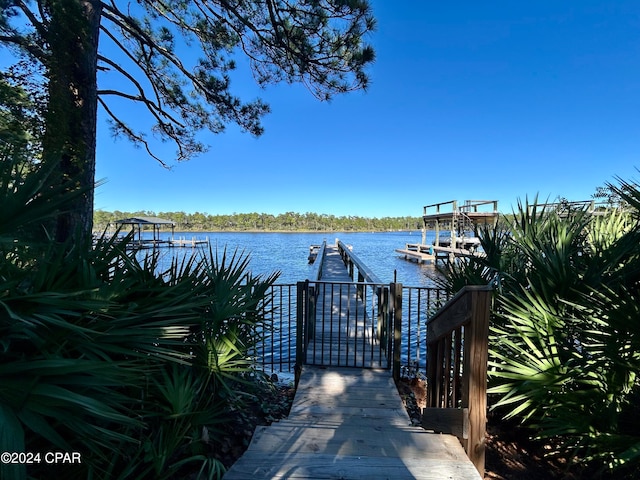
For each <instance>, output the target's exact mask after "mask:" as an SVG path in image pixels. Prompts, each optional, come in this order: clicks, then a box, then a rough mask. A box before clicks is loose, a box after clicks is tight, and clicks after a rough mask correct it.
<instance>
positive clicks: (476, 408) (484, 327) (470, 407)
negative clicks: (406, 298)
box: [423, 286, 491, 476]
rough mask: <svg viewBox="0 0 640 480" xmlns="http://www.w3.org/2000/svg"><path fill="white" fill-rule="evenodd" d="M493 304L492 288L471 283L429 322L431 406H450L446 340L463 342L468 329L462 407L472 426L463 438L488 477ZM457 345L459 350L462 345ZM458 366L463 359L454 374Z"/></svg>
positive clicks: (463, 369)
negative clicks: (446, 395)
mask: <svg viewBox="0 0 640 480" xmlns="http://www.w3.org/2000/svg"><path fill="white" fill-rule="evenodd" d="M490 306H491V287H489V286H467V287H464V288H463V289H462V290H460V292H458V293H457V294H456V295H455V297H453V298H452V299H450V300H449V301H448V302H447V303H446V305H445V306H444V307H443V308H442V309H440V310H439V311H438V312H437V313H436V314H435V315H433V316H432V317H431V319H429V321H428V322H427V381H428V384H427V395H428V397H427V406H428V407H436V408H438V407H445V406H446V405H444V404H443V399H442V394H443V392H444V391H445V388H446V387H445V384H446V383H448V382H449V381H450V378H451V373H452V372H451V366H452V365H449V366H448V368H447V370H445V371H444V372H443V363H444V362H443V360H444V359H443V357H444V350H445V342H446V341H449V342H450V341H451V340H450V339H451V335H452V334H454V335H455V338H456V341H455V342H454V344H457V345H459V343H458V340H457V339H458V338H459V337H460V332H461V330H462V331H463V332H464V333H463V336H464V339H463V342H464V347H463V348H464V354H463V362H462V367H463V368H462V379H461V387H462V388H461V393H460V400H461V401H460V408H461V409H462V410H466V411H467V412H468V415H469V419H468V428H466V427H465V429H464V430H465V431H467V432H468V436H467V437H465V438H461V439H460V441H461V442H462V445H463V446H464V449H465V451H466V452H467V455H468V456H469V459H470V460H471V461H472V462H473V464H474V465H475V467H476V469H477V470H478V472H479V473H480V475H481V476H484V464H485V438H484V437H485V433H486V423H487V358H488V350H489V347H488V337H489V313H490ZM455 348H456V349H459V347H458V346H456V347H455ZM456 355H457V353H456ZM458 365H459V360H458V359H454V362H453V366H455V372H453V373H454V376H455V374H456V372H457V371H458ZM443 373H444V375H443ZM443 382H444V383H443ZM451 388H452V389H453V391H452V393H455V391H456V390H457V387H456V386H455V383H453V384H452V386H451ZM423 418H424V417H423ZM423 425H424V421H423Z"/></svg>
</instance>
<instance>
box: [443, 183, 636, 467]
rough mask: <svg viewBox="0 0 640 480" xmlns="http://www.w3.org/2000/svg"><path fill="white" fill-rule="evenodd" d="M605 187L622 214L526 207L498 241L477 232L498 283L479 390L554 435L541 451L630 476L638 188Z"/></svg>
mask: <svg viewBox="0 0 640 480" xmlns="http://www.w3.org/2000/svg"><path fill="white" fill-rule="evenodd" d="M612 188H614V189H617V191H619V193H620V195H621V196H622V197H623V198H625V199H626V201H627V204H628V205H629V207H630V210H627V211H620V210H612V211H609V212H606V213H605V212H601V213H602V214H601V215H591V214H588V213H587V212H586V211H584V210H578V211H570V212H567V211H558V210H555V211H549V210H548V209H547V210H543V209H540V208H539V207H537V206H536V203H537V202H533V203H532V204H530V203H529V202H528V201H527V202H526V203H525V204H519V205H518V209H517V211H516V212H515V214H514V223H513V224H512V225H511V226H510V227H509V229H508V234H507V235H506V236H505V237H504V238H506V242H505V241H503V240H504V238H502V239H501V241H500V244H498V245H496V243H497V240H495V236H494V237H491V236H489V235H487V234H486V232H485V233H484V234H483V242H485V243H487V244H488V247H489V250H488V252H498V253H499V255H498V257H499V258H493V259H492V260H491V266H492V268H493V270H492V272H494V275H498V276H499V278H500V287H501V288H500V289H499V290H497V292H496V296H495V299H494V308H493V312H494V314H493V318H492V326H491V339H490V370H491V371H490V380H491V386H492V388H491V389H490V392H491V393H492V394H495V395H496V397H497V399H498V401H497V404H496V405H494V407H495V408H498V409H499V410H500V411H501V412H503V414H505V415H506V416H507V417H517V418H520V419H521V420H522V421H523V422H524V423H525V424H526V425H529V426H531V427H534V428H535V432H537V433H536V434H537V435H539V436H541V437H547V438H554V439H555V440H557V441H558V442H559V443H557V444H558V445H559V448H558V450H557V451H555V452H551V453H555V454H558V455H564V456H566V457H567V458H573V459H575V460H580V461H582V462H590V463H591V464H592V465H594V466H599V467H600V468H603V469H617V470H618V471H620V472H621V473H622V472H624V473H629V474H633V472H635V473H637V469H638V465H640V434H638V431H639V430H638V428H637V427H638V426H640V422H638V421H637V420H635V418H636V417H637V410H638V408H639V406H640V403H639V400H640V384H639V382H638V377H637V374H638V372H639V371H640V353H638V352H640V344H639V342H640V227H639V223H638V218H639V212H640V208H639V207H640V193H639V192H638V191H637V189H635V188H634V187H633V186H632V185H631V184H628V183H624V182H622V184H621V186H620V187H612ZM485 248H486V247H485ZM490 258H491V255H489V256H488V257H487V258H485V259H471V260H469V261H468V264H464V265H462V266H460V265H459V266H456V267H454V269H453V270H454V272H455V275H454V276H453V278H454V279H455V281H456V283H457V284H460V283H461V282H464V281H465V280H464V275H461V274H460V272H464V271H471V272H477V271H479V270H480V269H483V270H482V271H484V272H487V271H488V267H489V265H488V262H489V259H490ZM474 264H475V265H474ZM489 278H490V277H489V275H486V274H485V275H483V276H478V275H475V274H474V275H470V276H468V277H467V281H468V282H476V283H479V282H482V281H487V280H489ZM633 412H636V413H633ZM630 472H631V473H630Z"/></svg>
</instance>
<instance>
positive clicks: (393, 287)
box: [389, 283, 402, 381]
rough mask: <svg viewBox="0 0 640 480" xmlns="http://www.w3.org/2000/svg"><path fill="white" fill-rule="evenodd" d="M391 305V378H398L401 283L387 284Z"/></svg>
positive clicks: (400, 343)
mask: <svg viewBox="0 0 640 480" xmlns="http://www.w3.org/2000/svg"><path fill="white" fill-rule="evenodd" d="M389 290H390V292H389V293H390V295H391V303H392V306H393V378H394V380H396V381H398V380H399V379H400V354H401V348H402V284H401V283H391V284H390V285H389Z"/></svg>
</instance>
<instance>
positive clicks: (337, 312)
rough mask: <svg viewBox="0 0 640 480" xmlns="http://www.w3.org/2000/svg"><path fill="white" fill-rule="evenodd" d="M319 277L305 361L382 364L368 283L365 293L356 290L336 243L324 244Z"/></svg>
mask: <svg viewBox="0 0 640 480" xmlns="http://www.w3.org/2000/svg"><path fill="white" fill-rule="evenodd" d="M320 280H321V282H320V283H317V284H316V287H315V288H316V289H317V293H318V297H317V306H316V314H315V321H314V327H313V328H312V329H311V331H312V332H313V333H312V335H310V338H309V344H308V346H307V357H306V363H307V364H308V365H318V366H320V365H323V366H347V367H368V368H385V366H386V365H387V357H386V354H385V352H384V350H383V349H382V348H381V346H380V344H379V341H378V338H377V318H376V319H374V318H373V315H374V313H373V312H372V308H371V307H372V305H371V303H372V302H375V298H374V295H373V293H372V292H371V287H368V288H369V290H368V291H367V292H365V294H364V295H363V294H362V292H361V293H360V294H358V292H359V289H358V287H357V285H356V284H354V283H353V281H352V280H351V277H350V276H349V272H348V271H347V268H346V266H345V264H344V262H343V261H342V257H341V256H340V253H339V251H338V247H336V246H335V245H328V246H327V247H326V250H325V256H324V261H323V266H322V275H321V277H320ZM323 282H330V283H323ZM365 288H366V287H365ZM360 290H362V287H361V289H360Z"/></svg>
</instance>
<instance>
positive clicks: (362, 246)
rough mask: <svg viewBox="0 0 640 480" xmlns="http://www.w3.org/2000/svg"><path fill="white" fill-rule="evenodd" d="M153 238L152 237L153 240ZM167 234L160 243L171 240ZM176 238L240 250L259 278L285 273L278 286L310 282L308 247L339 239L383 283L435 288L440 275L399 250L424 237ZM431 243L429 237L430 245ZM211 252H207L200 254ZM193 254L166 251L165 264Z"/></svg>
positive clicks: (223, 235)
mask: <svg viewBox="0 0 640 480" xmlns="http://www.w3.org/2000/svg"><path fill="white" fill-rule="evenodd" d="M148 236H149V237H151V234H149V235H148ZM169 237H170V234H162V235H161V238H169ZM174 237H175V238H180V237H185V238H187V239H191V238H193V237H195V238H197V239H204V238H206V237H208V238H209V242H210V244H211V246H212V248H213V249H214V251H215V249H216V248H217V249H218V251H219V252H220V253H221V252H222V251H223V249H224V248H225V247H226V249H227V252H233V251H234V250H235V249H238V250H239V251H243V252H245V253H246V254H247V255H249V258H250V262H249V268H250V270H251V271H252V273H253V274H254V275H258V274H270V273H272V272H274V271H279V272H280V277H279V278H278V281H277V283H295V282H297V281H301V280H305V279H307V278H308V276H309V275H310V273H311V270H312V266H311V265H309V262H308V256H309V246H310V245H317V244H321V243H322V241H323V240H326V241H327V244H333V243H335V240H336V238H338V239H340V240H342V241H343V242H344V243H346V244H348V245H351V246H352V247H353V252H354V253H355V254H356V255H357V256H358V257H359V258H360V259H361V260H362V261H363V262H364V263H365V264H366V265H367V266H368V267H369V268H370V269H371V270H372V271H373V272H374V273H375V274H376V275H377V276H378V278H379V279H380V280H381V281H382V282H385V283H386V282H392V281H393V280H394V272H396V273H395V274H396V278H397V281H398V282H401V283H402V284H403V285H407V286H416V287H422V286H433V281H432V280H431V277H433V276H434V275H435V274H436V273H435V269H434V267H433V266H432V265H420V264H416V263H414V262H409V261H407V260H404V258H403V257H401V256H400V255H399V254H398V253H396V252H395V249H396V248H404V246H405V244H406V243H420V241H421V238H422V237H421V233H420V232H419V231H412V232H375V233H340V232H337V233H330V234H329V233H235V232H234V233H226V232H225V233H219V232H211V233H207V232H199V233H197V234H195V233H191V232H189V233H181V232H176V233H175V234H174ZM430 241H431V239H430V238H429V236H428V237H427V243H430ZM197 249H198V250H199V251H201V252H208V249H207V247H205V248H201V247H198V248H197ZM192 251H193V249H192V248H164V249H162V255H163V259H164V260H165V261H166V262H169V261H170V259H171V258H172V256H182V255H187V254H190V253H191V252H192Z"/></svg>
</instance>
